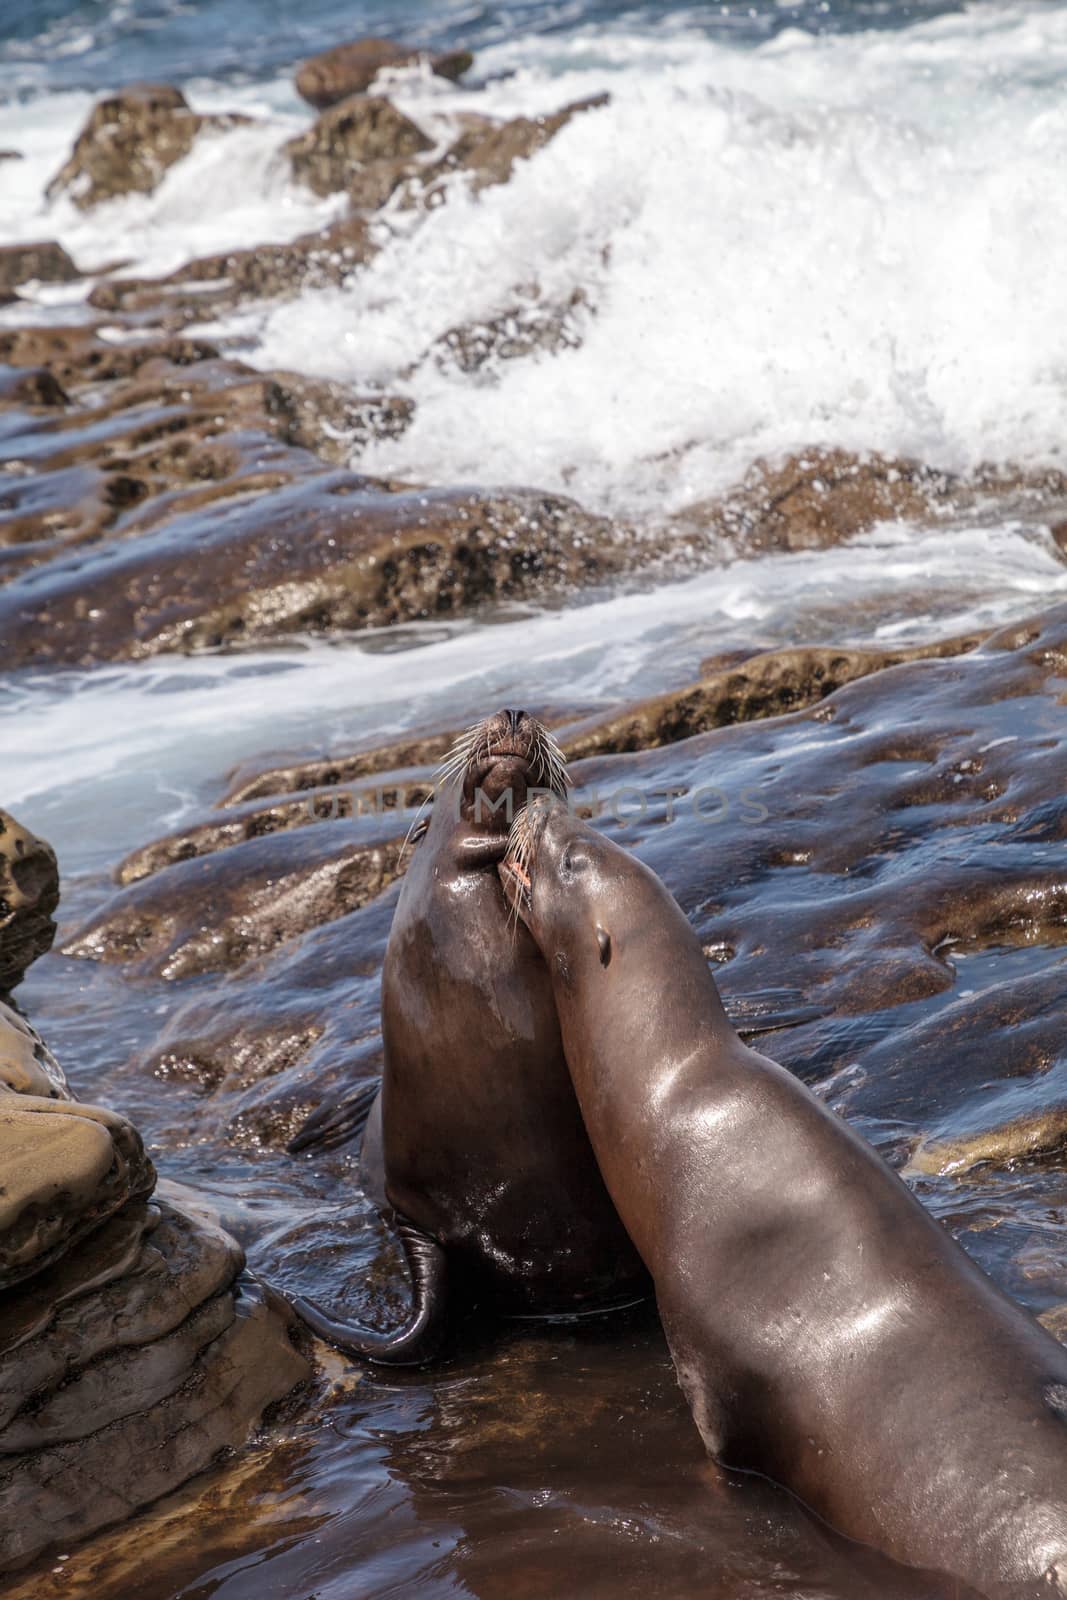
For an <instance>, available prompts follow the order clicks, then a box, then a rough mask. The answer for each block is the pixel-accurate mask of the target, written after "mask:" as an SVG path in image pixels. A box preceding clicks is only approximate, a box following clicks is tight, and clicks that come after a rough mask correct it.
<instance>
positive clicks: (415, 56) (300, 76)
mask: <svg viewBox="0 0 1067 1600" xmlns="http://www.w3.org/2000/svg"><path fill="white" fill-rule="evenodd" d="M420 61H426V62H428V63H429V65H430V69H431V71H433V72H435V73H436V74H437V75H438V77H441V78H450V79H452V80H453V81H455V79H456V78H460V77H462V75H463V74H464V73H465V72H466V71H468V69H469V68H470V67H471V65H472V64H473V61H474V57H473V56H472V55H471V54H470V52H469V51H467V50H448V51H446V52H444V53H443V54H441V55H432V54H430V53H429V52H427V51H425V50H415V49H413V48H412V46H410V45H406V44H397V43H396V42H395V41H394V40H392V39H370V38H369V39H356V40H354V41H353V43H351V44H339V45H335V46H334V48H333V49H332V50H324V51H323V52H322V53H321V55H317V56H312V57H311V59H310V60H309V61H305V62H304V64H303V66H302V67H301V68H300V70H299V71H298V72H297V75H296V89H297V93H298V94H300V95H302V96H303V98H304V99H305V100H307V101H308V103H309V104H310V105H313V106H314V107H315V109H316V110H317V111H324V110H325V109H326V108H327V106H332V105H336V104H337V102H338V101H339V100H346V99H347V98H348V97H349V95H353V94H363V93H364V91H365V90H367V89H369V88H370V86H371V84H372V83H373V82H374V79H375V78H376V77H377V75H378V73H379V72H380V71H381V70H382V68H383V67H408V66H414V65H415V64H416V63H418V62H420Z"/></svg>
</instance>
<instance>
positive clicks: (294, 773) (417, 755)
mask: <svg viewBox="0 0 1067 1600" xmlns="http://www.w3.org/2000/svg"><path fill="white" fill-rule="evenodd" d="M457 733H458V729H449V730H447V731H446V732H444V733H427V734H424V735H422V736H421V737H416V738H411V739H398V740H395V741H394V742H393V743H391V744H384V745H375V746H373V747H372V748H371V749H369V750H355V751H343V752H339V753H338V754H337V755H334V756H321V755H311V756H306V757H304V758H302V759H300V760H296V761H290V762H287V763H285V764H284V765H279V766H270V767H267V768H266V769H263V768H261V767H260V766H259V765H258V764H257V763H256V762H255V761H249V762H246V763H244V764H243V765H242V766H240V767H238V768H237V770H236V771H235V772H234V773H233V774H232V776H231V782H230V786H229V788H228V789H227V790H226V793H225V795H224V796H223V798H222V800H221V801H220V802H219V804H220V805H222V806H235V805H240V804H241V803H242V802H244V801H250V800H261V799H264V798H265V797H267V796H270V795H284V794H297V793H300V792H302V791H303V790H306V789H322V788H328V787H330V786H332V785H335V784H341V783H354V782H356V781H357V780H358V779H360V778H367V777H370V776H371V775H373V774H374V773H388V772H391V771H394V770H396V769H397V768H411V767H427V766H436V765H437V763H438V762H439V761H441V760H443V759H444V757H445V756H446V755H447V754H448V752H449V750H450V749H451V748H452V745H453V744H454V743H455V740H456V735H457Z"/></svg>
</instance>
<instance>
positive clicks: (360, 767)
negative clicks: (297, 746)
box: [124, 729, 457, 881]
mask: <svg viewBox="0 0 1067 1600" xmlns="http://www.w3.org/2000/svg"><path fill="white" fill-rule="evenodd" d="M456 737H457V730H456V729H449V730H448V731H447V732H444V733H427V734H424V735H422V736H421V737H414V738H411V739H398V740H396V741H395V742H394V743H393V744H386V745H375V746H374V747H373V748H372V749H369V750H356V751H343V752H339V753H338V754H337V755H336V756H316V755H309V756H306V757H304V758H302V759H298V760H295V761H288V762H286V763H285V764H284V765H275V766H270V767H268V768H266V770H264V769H263V768H262V767H260V766H259V765H258V764H257V763H255V762H248V763H243V764H242V765H241V766H240V767H238V768H237V770H236V771H235V772H234V773H232V774H231V777H230V785H229V788H228V789H227V790H226V793H225V795H224V796H223V798H222V800H221V801H220V802H219V804H220V806H223V807H226V806H236V805H241V804H243V803H244V802H245V801H249V800H262V799H267V798H269V797H270V796H271V795H285V794H299V793H302V792H303V791H305V790H308V789H322V788H330V787H332V786H333V785H335V784H339V783H354V782H356V781H358V780H359V779H361V778H367V777H370V776H372V775H373V774H375V773H383V772H392V771H394V770H395V769H397V768H398V767H426V766H436V765H437V763H438V762H439V761H442V760H443V759H444V757H445V756H446V755H447V754H448V752H449V750H450V749H451V748H452V745H453V744H454V743H455V741H456ZM128 859H131V860H132V859H133V858H132V857H131V858H128ZM138 859H139V858H138ZM136 876H140V874H136ZM124 881H125V880H124Z"/></svg>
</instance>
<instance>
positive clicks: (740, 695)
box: [557, 633, 986, 761]
mask: <svg viewBox="0 0 1067 1600" xmlns="http://www.w3.org/2000/svg"><path fill="white" fill-rule="evenodd" d="M985 637H986V634H985V633H968V634H959V635H957V636H956V637H955V638H951V639H939V640H937V641H935V642H934V643H933V644H917V645H902V646H901V647H900V648H899V649H897V650H875V649H849V648H847V647H845V648H838V649H835V648H833V647H832V646H827V645H796V646H793V647H791V648H788V649H785V650H768V651H766V652H764V653H761V654H759V655H754V656H750V657H749V658H748V659H747V660H746V661H743V662H741V663H739V664H737V665H734V666H730V667H727V668H720V669H717V670H713V671H711V672H709V673H707V674H706V675H705V676H704V677H702V678H701V679H700V681H699V682H698V683H694V684H691V685H688V686H687V687H686V688H684V689H674V690H671V691H670V693H668V694H662V695H656V696H654V697H653V698H652V699H649V700H641V701H638V702H637V704H636V705H632V706H627V707H625V708H624V709H623V710H622V711H619V712H617V713H615V714H614V715H613V716H611V717H608V718H602V717H589V718H587V719H586V720H585V721H584V722H580V723H578V724H576V725H574V726H572V727H569V728H563V729H561V730H559V732H558V735H557V736H558V738H559V741H560V744H561V745H562V747H563V752H564V754H565V755H566V757H567V759H568V760H569V761H579V760H582V759H583V758H584V757H586V756H593V755H605V754H607V753H609V752H610V753H613V754H623V753H625V752H626V751H628V750H654V749H656V748H658V747H659V746H660V745H668V744H674V743H676V742H677V741H678V740H679V739H691V738H693V737H694V736H695V735H696V734H700V733H706V732H707V731H708V730H709V729H710V728H725V727H728V726H730V724H731V723H735V722H753V721H756V720H757V719H759V718H761V717H777V716H781V715H782V713H783V712H789V711H798V710H800V709H801V708H802V707H804V706H810V705H814V704H815V703H816V702H817V701H819V700H823V699H825V697H826V696H827V695H830V694H833V693H834V691H835V690H837V689H840V688H842V687H843V686H844V685H845V684H846V683H852V682H854V681H855V680H856V679H857V678H865V677H869V676H870V674H872V673H875V672H885V671H886V670H887V669H888V668H890V667H898V666H902V665H903V664H904V663H905V662H908V661H929V660H944V659H946V658H947V657H950V656H957V655H963V654H964V653H965V652H966V651H968V650H973V649H975V648H976V646H978V645H979V644H981V642H982V640H983V639H984V638H985Z"/></svg>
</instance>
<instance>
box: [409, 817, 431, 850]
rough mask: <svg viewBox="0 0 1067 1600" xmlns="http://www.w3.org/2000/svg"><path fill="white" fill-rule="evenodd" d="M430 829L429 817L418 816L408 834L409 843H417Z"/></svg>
mask: <svg viewBox="0 0 1067 1600" xmlns="http://www.w3.org/2000/svg"><path fill="white" fill-rule="evenodd" d="M429 829H430V819H429V817H420V818H419V820H418V822H416V824H415V826H414V827H413V828H412V830H411V833H410V834H409V836H408V843H409V844H418V842H419V840H420V839H425V837H426V835H427V833H428V832H429Z"/></svg>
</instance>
